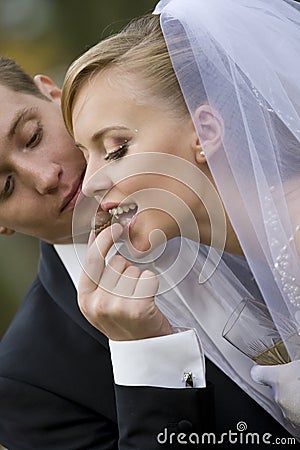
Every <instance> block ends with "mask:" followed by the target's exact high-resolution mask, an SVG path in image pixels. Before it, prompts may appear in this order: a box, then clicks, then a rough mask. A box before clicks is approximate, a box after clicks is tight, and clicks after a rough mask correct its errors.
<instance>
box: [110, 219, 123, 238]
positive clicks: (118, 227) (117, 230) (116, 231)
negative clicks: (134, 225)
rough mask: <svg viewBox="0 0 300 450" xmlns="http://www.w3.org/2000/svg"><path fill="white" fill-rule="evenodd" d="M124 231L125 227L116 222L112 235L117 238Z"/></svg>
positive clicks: (112, 228)
mask: <svg viewBox="0 0 300 450" xmlns="http://www.w3.org/2000/svg"><path fill="white" fill-rule="evenodd" d="M122 233H123V227H122V225H121V224H119V223H114V224H113V225H111V235H112V237H113V240H114V241H115V240H117V239H118V238H119V237H120V236H121V234H122Z"/></svg>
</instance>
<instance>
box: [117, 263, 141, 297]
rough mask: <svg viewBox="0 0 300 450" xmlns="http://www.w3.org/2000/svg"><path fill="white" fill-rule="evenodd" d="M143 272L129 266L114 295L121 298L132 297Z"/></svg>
mask: <svg viewBox="0 0 300 450" xmlns="http://www.w3.org/2000/svg"><path fill="white" fill-rule="evenodd" d="M140 274H141V271H140V269H139V268H138V267H135V266H129V267H127V269H125V270H124V272H123V273H122V275H121V276H120V278H119V281H118V283H117V285H116V287H115V289H114V294H115V295H119V296H121V297H131V296H132V294H133V293H134V291H135V287H136V283H137V282H138V279H139V276H140Z"/></svg>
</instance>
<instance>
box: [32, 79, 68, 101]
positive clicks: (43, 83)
mask: <svg viewBox="0 0 300 450" xmlns="http://www.w3.org/2000/svg"><path fill="white" fill-rule="evenodd" d="M33 81H34V83H35V85H36V87H37V88H38V89H39V90H40V91H41V93H42V94H44V95H45V97H47V98H48V99H49V100H52V101H55V102H57V103H59V104H60V100H61V89H60V88H59V87H58V86H57V84H55V83H54V81H53V80H52V79H51V78H50V77H47V75H35V77H34V78H33Z"/></svg>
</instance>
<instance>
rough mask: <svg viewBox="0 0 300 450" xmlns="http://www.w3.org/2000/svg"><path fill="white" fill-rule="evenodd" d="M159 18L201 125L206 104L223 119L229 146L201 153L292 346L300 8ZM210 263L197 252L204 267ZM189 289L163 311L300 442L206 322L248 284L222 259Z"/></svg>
mask: <svg viewBox="0 0 300 450" xmlns="http://www.w3.org/2000/svg"><path fill="white" fill-rule="evenodd" d="M154 13H159V14H160V15H161V27H162V30H163V33H164V37H165V40H166V43H167V46H168V50H169V53H170V56H171V60H172V64H173V67H174V70H175V73H176V76H177V78H178V81H179V84H180V87H181V90H182V93H183V95H184V98H185V101H186V104H187V106H188V109H189V111H190V114H191V117H192V118H193V120H194V124H195V127H196V128H197V127H199V120H198V117H197V109H198V107H199V106H200V105H202V104H203V103H206V104H208V105H210V107H211V108H212V109H213V110H214V111H217V113H218V114H219V115H220V116H221V117H222V119H223V127H224V128H223V133H222V145H221V146H220V147H219V148H218V150H217V151H215V152H214V153H213V154H210V153H209V152H206V149H205V147H203V150H204V152H205V154H206V158H207V162H208V165H209V168H210V170H211V172H212V175H213V177H214V180H215V182H216V185H217V188H218V191H219V193H220V196H221V198H222V201H223V203H224V206H225V208H226V211H227V213H228V216H229V218H230V221H231V223H232V225H233V227H234V230H235V232H236V234H237V237H238V239H239V241H240V244H241V247H242V249H243V252H244V254H245V257H246V259H247V262H248V264H249V266H250V268H251V270H252V273H253V275H254V277H255V280H256V282H257V285H258V286H259V289H260V291H261V293H262V295H263V299H264V301H265V303H266V305H267V306H268V308H269V309H270V312H271V314H272V315H273V320H274V322H275V323H276V326H277V328H278V330H279V332H280V333H281V335H282V337H283V339H285V330H284V322H285V320H278V319H277V318H278V317H279V316H280V317H281V318H282V317H283V318H285V319H286V322H289V321H290V322H292V323H295V325H296V327H299V325H300V264H299V254H300V253H299V252H300V226H299V224H300V201H299V197H300V196H299V194H300V184H299V174H300V145H299V140H300V118H299V111H300V88H299V73H300V62H299V61H300V59H299V55H300V13H299V5H298V3H296V2H293V1H292V0H287V1H283V0H272V1H269V0H250V1H249V0H226V1H224V0H209V1H207V0H169V1H168V0H162V1H161V2H159V3H158V5H157V7H156V9H155V11H154ZM199 136H200V133H199ZM189 246H193V244H192V243H190V244H187V247H189ZM204 253H205V252H204ZM186 255H187V258H188V249H187V250H186ZM203 258H205V256H204V255H202V256H201V251H200V253H199V259H198V262H197V264H200V265H201V259H202V262H203ZM232 258H234V257H232ZM241 264H242V263H241ZM198 269H199V267H198ZM193 270H196V269H195V267H194V269H193ZM190 276H192V275H190ZM191 286H192V283H190V284H189V287H187V295H185V296H184V298H182V303H183V304H185V308H184V307H179V306H176V305H175V304H174V305H172V308H167V307H166V305H165V304H164V303H163V302H162V306H161V307H162V309H163V308H167V309H168V311H167V314H168V316H169V317H171V319H172V318H173V321H174V322H180V320H179V319H178V317H180V314H183V315H185V317H187V316H188V317H189V318H190V319H191V325H193V324H194V327H195V328H197V330H198V333H199V336H200V338H201V340H203V341H204V342H203V344H204V348H205V351H206V353H207V354H208V356H209V357H210V358H211V359H212V360H213V361H214V362H215V363H216V364H217V365H218V366H219V367H221V368H222V370H224V372H225V373H227V374H228V375H229V376H231V378H233V379H234V380H235V381H237V382H238V383H239V384H240V385H241V387H243V388H244V389H245V390H246V391H247V392H248V393H249V394H250V395H251V396H252V397H253V398H255V399H256V400H257V401H258V402H259V403H260V404H261V405H262V406H263V407H265V408H266V409H267V410H268V411H269V412H270V413H271V414H273V415H274V416H275V417H276V418H277V420H279V421H280V422H281V423H283V424H284V425H285V426H286V428H288V429H290V431H291V433H293V434H295V430H293V429H292V428H290V425H289V424H287V423H286V422H285V420H284V419H283V418H282V416H281V413H280V411H279V410H278V407H277V406H276V404H275V403H274V402H273V401H272V399H271V396H270V395H269V394H270V392H269V393H268V392H267V390H266V389H265V387H261V389H260V387H259V386H258V387H257V386H254V385H253V383H251V381H250V379H249V376H248V371H249V367H250V366H249V364H248V362H247V361H246V359H243V358H242V357H241V356H239V355H237V354H236V353H235V352H234V351H233V350H229V349H227V350H226V351H225V352H223V350H224V345H225V344H224V343H223V342H221V340H220V339H219V337H218V336H217V337H216V334H217V333H216V331H215V330H216V329H217V328H218V326H221V323H217V322H218V321H217V320H216V323H215V324H214V326H213V327H211V328H210V326H209V325H206V324H205V320H204V319H203V316H205V314H204V313H203V307H204V308H205V304H204V306H203V298H207V297H210V298H211V303H210V307H211V304H212V302H213V303H214V307H215V308H216V316H215V317H221V316H222V315H223V316H224V317H225V316H226V315H227V316H228V313H229V312H230V310H231V311H232V308H234V305H236V304H237V303H238V302H239V301H240V300H241V299H242V298H243V297H245V296H247V295H249V292H248V291H247V288H246V286H245V285H243V284H242V283H241V282H240V281H239V280H238V279H237V277H236V276H235V275H234V274H233V273H232V271H230V270H229V268H228V267H227V266H226V264H225V263H224V261H222V262H221V264H220V265H219V266H218V268H217V270H216V271H215V273H214V274H213V276H212V277H211V278H210V280H209V282H207V283H205V284H204V285H203V286H201V285H199V284H198V286H196V283H195V284H194V292H192V288H191ZM176 289H177V288H176ZM182 292H184V289H183V290H182ZM179 295H181V294H179ZM192 295H194V299H195V298H196V299H198V300H199V304H197V303H196V302H193V300H191V296H192ZM250 296H252V295H250ZM181 297H182V295H181ZM187 297H188V298H189V300H188V301H187ZM200 297H201V301H200ZM174 303H175V301H174ZM187 303H188V305H187ZM218 310H219V313H218ZM221 310H222V311H221ZM174 311H176V312H174ZM207 317H208V316H206V318H207ZM221 322H222V321H221ZM197 324H198V325H197ZM211 333H212V334H213V337H212V336H211ZM220 333H221V329H220ZM285 344H286V346H287V349H288V351H289V354H290V356H291V359H298V358H299V345H298V344H297V345H294V344H292V343H291V342H289V341H288V340H286V341H285ZM242 359H243V361H242ZM238 361H239V363H238ZM242 364H243V365H242ZM267 389H268V388H267ZM296 434H297V433H296Z"/></svg>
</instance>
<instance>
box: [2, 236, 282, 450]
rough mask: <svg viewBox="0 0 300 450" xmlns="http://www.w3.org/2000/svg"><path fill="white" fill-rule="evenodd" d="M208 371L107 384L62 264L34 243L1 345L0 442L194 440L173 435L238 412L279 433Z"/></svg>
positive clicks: (153, 445)
mask: <svg viewBox="0 0 300 450" xmlns="http://www.w3.org/2000/svg"><path fill="white" fill-rule="evenodd" d="M153 370H155V367H154V368H153ZM207 378H208V379H211V380H212V384H211V383H209V385H208V387H207V388H206V389H164V388H154V387H126V386H116V385H114V382H113V375H112V367H111V361H110V353H109V348H108V342H107V339H106V337H105V336H104V335H103V334H101V333H100V332H98V331H97V330H96V329H95V328H93V327H92V326H91V325H90V324H89V323H88V322H87V321H86V320H85V318H84V317H83V316H82V315H81V313H80V311H79V308H78V305H77V298H76V291H75V288H74V285H73V283H72V281H71V279H70V278H69V275H68V273H67V272H66V270H65V268H64V266H63V264H62V263H61V261H60V259H59V257H58V255H57V253H56V252H55V250H54V248H53V247H52V246H50V245H48V244H45V243H42V244H41V259H40V266H39V273H38V276H37V278H36V280H35V282H34V283H33V285H32V286H31V288H30V290H29V292H28V294H27V295H26V297H25V299H24V301H23V303H22V305H21V307H20V308H19V310H18V312H17V314H16V316H15V318H14V320H13V322H12V323H11V326H10V327H9V329H8V331H7V333H6V334H5V336H4V338H3V339H2V341H1V344H0V443H1V444H3V445H5V446H6V447H7V448H8V449H9V450H94V449H97V450H100V449H103V450H110V449H117V448H120V449H122V450H129V449H136V450H144V449H145V450H152V449H153V450H154V449H159V448H172V449H176V448H178V449H179V448H197V445H191V446H190V445H189V444H188V445H186V444H180V443H179V442H178V439H177V437H178V435H179V433H184V434H185V435H187V436H188V435H189V434H190V433H191V432H194V433H196V434H197V435H198V436H200V438H201V436H202V433H203V432H204V431H208V430H211V431H214V432H215V433H216V435H218V433H221V432H226V431H229V429H232V430H236V424H237V422H239V421H241V420H244V421H245V422H247V424H248V427H249V429H251V428H252V429H253V431H256V432H259V431H260V430H261V431H262V432H269V433H274V436H275V432H276V435H279V436H287V433H286V432H285V430H283V429H282V428H281V427H280V426H279V425H278V423H277V422H276V421H274V420H273V419H272V418H271V417H270V415H269V414H267V413H266V412H265V411H264V410H263V409H262V408H261V407H260V406H258V405H257V404H256V403H255V402H254V401H253V400H252V399H250V398H249V397H248V396H247V395H246V394H245V393H244V392H243V391H241V390H240V389H239V387H238V386H237V385H236V384H235V383H233V382H232V381H231V380H230V379H229V378H228V377H227V376H225V375H224V374H223V373H222V372H221V371H220V370H219V369H217V368H216V367H215V366H214V365H213V364H212V363H211V362H210V361H207ZM214 389H216V394H217V395H216V399H215V400H214V393H213V391H214ZM215 407H216V408H215ZM215 409H216V414H215ZM214 419H216V428H213V427H214ZM157 436H159V439H157ZM181 440H185V438H184V435H182V437H181ZM219 447H220V446H219ZM225 447H226V448H227V445H225V446H224V445H223V446H222V448H225ZM239 448H243V447H242V446H239ZM247 448H248V447H247ZM251 448H255V447H253V446H252V447H251ZM257 448H261V446H259V447H257Z"/></svg>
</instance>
